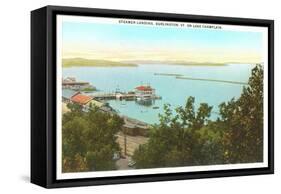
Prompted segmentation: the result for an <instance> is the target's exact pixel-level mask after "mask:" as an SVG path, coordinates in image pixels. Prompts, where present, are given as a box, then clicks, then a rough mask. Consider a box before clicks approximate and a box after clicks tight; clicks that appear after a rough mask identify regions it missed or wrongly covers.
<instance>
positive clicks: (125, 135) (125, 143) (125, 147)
mask: <svg viewBox="0 0 281 194" xmlns="http://www.w3.org/2000/svg"><path fill="white" fill-rule="evenodd" d="M123 131H124V132H123V133H124V155H125V157H126V156H127V134H126V129H125V128H124V130H123Z"/></svg>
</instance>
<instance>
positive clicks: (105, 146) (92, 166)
mask: <svg viewBox="0 0 281 194" xmlns="http://www.w3.org/2000/svg"><path fill="white" fill-rule="evenodd" d="M68 108H69V109H70V110H71V111H70V112H67V113H65V114H63V119H62V162H63V165H62V166H63V171H64V172H79V171H98V170H113V169H116V166H115V161H113V155H114V153H116V152H119V151H120V147H119V144H118V143H116V138H117V137H116V133H117V132H118V131H120V130H121V128H122V125H123V119H122V118H120V117H119V116H117V115H111V114H109V113H104V112H101V111H99V110H98V108H96V107H90V108H89V110H87V111H83V109H82V107H81V106H80V105H77V104H68Z"/></svg>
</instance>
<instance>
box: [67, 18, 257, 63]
mask: <svg viewBox="0 0 281 194" xmlns="http://www.w3.org/2000/svg"><path fill="white" fill-rule="evenodd" d="M63 44H64V49H65V54H66V56H69V55H73V54H74V53H76V54H77V53H80V54H81V53H83V52H85V53H86V52H87V56H88V55H90V53H91V52H92V53H93V56H98V55H99V54H98V53H100V54H101V55H100V56H101V57H106V56H107V55H106V54H105V52H106V51H108V53H109V54H108V57H109V58H110V57H113V53H114V52H115V51H119V52H118V55H120V56H121V55H122V54H124V53H122V52H126V53H130V52H132V53H134V54H135V55H136V54H137V53H141V54H139V55H141V56H140V57H144V56H143V53H144V52H148V51H149V52H154V51H155V54H156V55H157V54H159V56H160V55H165V53H169V52H170V53H173V56H174V54H175V53H181V55H184V53H185V52H186V53H189V54H190V53H192V56H195V55H198V54H199V55H200V56H202V58H204V56H203V55H206V56H210V55H212V56H215V55H219V53H220V52H221V53H222V54H223V55H224V58H225V57H226V55H229V56H230V57H229V60H231V59H232V60H235V58H239V55H243V54H244V55H245V56H246V55H247V56H252V57H254V56H255V57H256V58H257V56H260V55H261V50H262V33H260V32H244V31H226V30H208V29H197V28H196V29H194V28H193V29H192V28H179V27H155V26H154V27H151V26H144V25H128V24H127V25H124V24H100V23H82V22H81V23H79V22H64V23H63ZM67 53H68V54H67ZM120 53H121V54H120ZM151 54H152V53H151ZM74 55H75V54H74ZM190 55H191V54H190ZM126 56H127V55H124V56H123V55H122V57H121V59H123V58H124V60H125V59H126ZM176 56H177V54H175V56H174V58H175V57H176ZM231 56H232V57H231ZM245 56H244V58H245ZM127 57H128V56H127ZM145 57H146V58H147V57H148V56H145ZM93 58H95V57H93ZM113 58H114V57H113ZM115 58H118V57H115ZM136 58H138V57H137V56H136ZM160 58H161V57H160ZM179 58H181V57H179ZM242 58H243V57H242ZM246 58H247V57H246ZM129 59H131V57H129ZM237 61H239V59H237Z"/></svg>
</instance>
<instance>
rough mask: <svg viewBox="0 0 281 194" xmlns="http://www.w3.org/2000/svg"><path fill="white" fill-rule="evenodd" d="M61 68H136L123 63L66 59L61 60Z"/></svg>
mask: <svg viewBox="0 0 281 194" xmlns="http://www.w3.org/2000/svg"><path fill="white" fill-rule="evenodd" d="M62 66H63V67H136V66H137V65H136V64H133V63H123V62H115V61H107V60H96V59H84V58H67V59H62Z"/></svg>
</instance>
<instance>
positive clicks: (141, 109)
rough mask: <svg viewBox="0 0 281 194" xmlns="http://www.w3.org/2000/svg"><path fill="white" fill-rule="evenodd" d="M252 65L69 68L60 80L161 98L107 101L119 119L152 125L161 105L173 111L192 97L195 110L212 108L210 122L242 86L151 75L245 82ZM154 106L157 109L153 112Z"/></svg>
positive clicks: (160, 110)
mask: <svg viewBox="0 0 281 194" xmlns="http://www.w3.org/2000/svg"><path fill="white" fill-rule="evenodd" d="M253 67H254V66H253V65H250V64H229V65H226V66H183V65H166V64H165V65H160V64H157V65H156V64H141V65H139V66H138V67H71V68H63V77H68V76H72V77H76V79H77V80H79V81H88V82H90V83H91V84H92V85H94V86H95V87H96V88H97V89H98V90H100V92H115V91H116V89H119V90H120V91H124V92H128V91H133V90H134V88H135V87H137V86H139V85H142V84H149V85H150V86H152V87H153V88H155V90H156V95H159V96H161V97H162V99H161V100H155V101H154V102H153V104H152V105H151V106H149V105H141V104H138V103H136V102H135V101H118V100H111V101H109V103H110V105H111V106H112V107H113V108H114V109H116V110H117V111H119V112H120V114H122V115H127V116H129V117H132V118H135V119H138V120H141V121H144V122H147V123H150V124H153V123H158V114H159V113H162V112H163V105H164V104H165V103H169V104H171V106H172V107H173V108H175V107H178V106H184V105H185V102H186V99H187V98H188V97H189V96H194V97H195V104H196V107H198V106H199V104H200V103H203V102H206V103H208V104H209V105H211V106H213V110H212V115H211V118H212V119H216V118H217V116H218V115H217V112H218V105H219V104H221V103H222V102H226V101H229V100H230V99H231V98H233V97H235V98H237V97H239V96H240V94H241V92H242V89H243V85H242V84H232V83H222V82H212V81H200V80H186V79H176V78H175V76H161V75H155V73H167V74H182V75H183V76H186V77H193V78H203V79H216V80H228V81H237V82H247V81H248V78H249V76H250V74H251V69H252V68H253ZM156 106H158V107H159V109H153V107H156Z"/></svg>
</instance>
